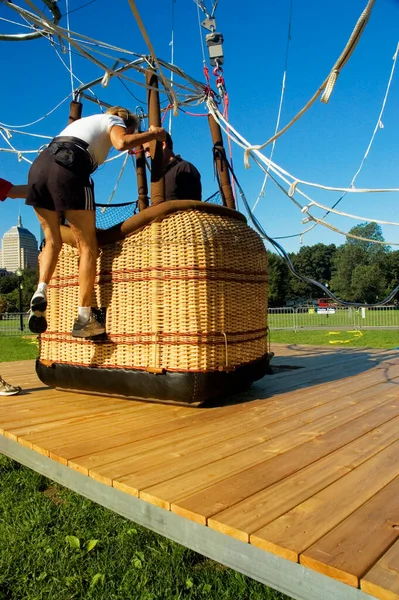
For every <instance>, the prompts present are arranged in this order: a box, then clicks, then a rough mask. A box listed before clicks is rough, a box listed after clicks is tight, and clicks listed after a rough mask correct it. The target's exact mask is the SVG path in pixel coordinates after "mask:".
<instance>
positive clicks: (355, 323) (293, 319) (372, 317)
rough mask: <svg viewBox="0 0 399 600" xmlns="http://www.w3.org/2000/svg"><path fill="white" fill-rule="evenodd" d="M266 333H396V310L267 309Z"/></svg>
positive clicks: (398, 321) (398, 314)
mask: <svg viewBox="0 0 399 600" xmlns="http://www.w3.org/2000/svg"><path fill="white" fill-rule="evenodd" d="M268 323H269V327H270V329H291V330H293V331H300V330H304V329H330V330H340V329H347V328H351V329H399V307H397V306H380V307H378V308H352V307H348V308H347V307H345V308H344V307H342V308H337V309H335V310H331V309H330V310H329V311H324V312H323V311H318V309H317V307H309V308H308V307H300V308H269V319H268Z"/></svg>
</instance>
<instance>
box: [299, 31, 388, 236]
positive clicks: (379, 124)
mask: <svg viewBox="0 0 399 600" xmlns="http://www.w3.org/2000/svg"><path fill="white" fill-rule="evenodd" d="M398 54H399V42H398V44H397V46H396V51H395V53H394V55H393V57H392V60H393V64H392V68H391V72H390V75H389V80H388V83H387V87H386V90H385V96H384V99H383V102H382V107H381V110H380V113H379V115H378V118H377V122H376V124H375V127H374V131H373V134H372V136H371V139H370V142H369V144H368V146H367V149H366V152H365V154H364V156H363V159H362V161H361V163H360V165H359V168H358V170H357V171H356V173H355V174H354V176H353V177H352V181H351V183H350V186H349V187H350V188H352V187H353V185H354V183H355V181H356V179H357V177H358V176H359V174H360V172H361V170H362V169H363V166H364V164H365V162H366V159H367V157H368V155H369V153H370V150H371V146H372V145H373V142H374V139H375V136H376V134H377V131H378V130H379V129H381V128H382V127H383V124H382V117H383V114H384V111H385V106H386V103H387V99H388V95H389V92H390V89H391V84H392V79H393V75H394V73H395V68H396V61H397V58H398ZM346 194H347V192H344V193H343V194H342V196H341V197H340V198H338V200H337V201H336V202H335V203H334V204H333V205H332V207H331V208H329V209H328V210H327V212H326V213H325V214H324V215H323V219H324V218H325V217H327V216H328V214H329V213H330V212H332V209H333V208H335V207H336V206H338V204H339V203H340V202H341V201H342V200H343V199H344V198H345V196H346ZM374 220H375V219H374ZM315 227H317V223H313V225H311V226H310V227H308V229H306V230H305V231H303V232H302V233H300V234H296V235H304V234H305V233H308V232H309V231H311V230H312V229H314V228H315Z"/></svg>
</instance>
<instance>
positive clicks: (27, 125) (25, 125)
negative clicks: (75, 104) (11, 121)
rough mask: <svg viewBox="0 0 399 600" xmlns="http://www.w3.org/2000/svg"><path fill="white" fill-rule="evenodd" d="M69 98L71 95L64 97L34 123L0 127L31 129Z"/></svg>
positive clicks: (2, 124)
mask: <svg viewBox="0 0 399 600" xmlns="http://www.w3.org/2000/svg"><path fill="white" fill-rule="evenodd" d="M70 97H71V94H68V96H65V98H64V99H63V100H61V102H59V103H58V104H57V106H54V108H52V109H51V110H50V111H49V112H47V113H46V114H45V115H43V116H42V117H40V118H39V119H36V120H35V121H32V122H31V123H25V124H24V125H8V124H7V123H1V122H0V125H1V126H2V127H6V128H10V129H11V128H15V129H24V128H25V127H31V126H32V125H36V123H39V122H40V121H43V119H45V118H46V117H48V116H50V115H51V114H52V113H53V112H54V111H56V110H57V108H59V107H60V106H61V105H62V104H64V102H66V101H67V100H68V98H70Z"/></svg>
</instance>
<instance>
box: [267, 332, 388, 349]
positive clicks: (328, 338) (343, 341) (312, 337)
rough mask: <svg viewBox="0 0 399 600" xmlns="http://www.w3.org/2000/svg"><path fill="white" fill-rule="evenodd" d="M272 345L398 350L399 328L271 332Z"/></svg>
mask: <svg viewBox="0 0 399 600" xmlns="http://www.w3.org/2000/svg"><path fill="white" fill-rule="evenodd" d="M270 343H271V346H272V350H273V344H305V345H306V344H311V345H314V346H331V347H334V346H349V347H355V348H388V349H389V348H398V347H399V328H398V329H397V330H385V329H382V330H377V331H376V330H368V329H367V330H354V329H344V330H340V331H328V330H327V331H314V330H304V331H298V332H294V331H282V330H273V329H272V330H271V331H270Z"/></svg>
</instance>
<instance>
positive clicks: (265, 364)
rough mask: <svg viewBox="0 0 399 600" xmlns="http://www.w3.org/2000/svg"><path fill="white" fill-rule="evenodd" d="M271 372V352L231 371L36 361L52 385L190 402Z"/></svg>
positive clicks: (226, 391)
mask: <svg viewBox="0 0 399 600" xmlns="http://www.w3.org/2000/svg"><path fill="white" fill-rule="evenodd" d="M268 371H269V355H268V354H266V355H265V356H263V357H262V358H260V359H258V360H256V361H254V362H252V363H249V364H247V365H243V366H241V367H238V368H237V369H236V370H235V371H230V372H219V371H215V372H213V371H212V372H208V373H175V372H171V371H167V372H165V373H161V374H154V373H147V372H146V371H138V370H133V369H106V368H95V367H81V366H75V365H68V364H60V363H53V364H52V365H51V366H46V365H44V364H43V363H42V362H41V361H40V360H39V359H38V360H37V361H36V372H37V375H38V377H39V379H40V380H41V381H42V382H43V383H45V384H46V385H48V386H50V387H57V388H62V389H65V390H74V391H79V392H90V393H97V394H106V395H117V396H123V397H126V398H128V399H132V400H134V399H140V400H158V401H161V402H183V403H186V404H191V403H193V402H196V403H201V402H205V401H209V400H214V399H215V398H219V397H221V396H227V395H229V394H232V393H236V392H239V391H242V390H244V389H246V388H248V387H249V386H250V385H251V383H252V382H254V381H256V380H257V379H260V378H261V377H263V376H264V375H266V373H267V372H268Z"/></svg>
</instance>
